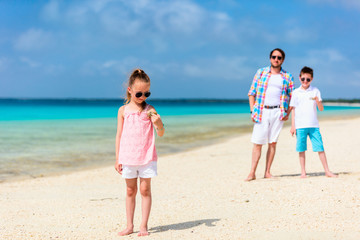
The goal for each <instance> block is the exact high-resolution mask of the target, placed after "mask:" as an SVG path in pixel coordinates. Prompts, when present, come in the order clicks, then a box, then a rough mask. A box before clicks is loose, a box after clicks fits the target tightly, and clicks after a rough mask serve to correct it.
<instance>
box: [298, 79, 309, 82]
mask: <svg viewBox="0 0 360 240" xmlns="http://www.w3.org/2000/svg"><path fill="white" fill-rule="evenodd" d="M300 80H301V81H302V82H303V81H305V80H306V81H307V82H310V81H311V79H310V78H301V79H300Z"/></svg>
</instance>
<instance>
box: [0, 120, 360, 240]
mask: <svg viewBox="0 0 360 240" xmlns="http://www.w3.org/2000/svg"><path fill="white" fill-rule="evenodd" d="M320 124H321V132H322V135H323V139H324V145H325V149H326V154H327V156H328V162H329V166H330V170H332V171H333V172H335V173H340V176H339V178H336V179H331V178H327V177H325V176H324V172H323V168H322V166H321V163H320V161H319V159H318V156H317V154H316V153H313V152H311V151H308V153H307V172H308V173H309V175H310V176H309V177H308V178H307V179H300V178H299V173H300V166H299V161H298V155H297V153H296V152H295V142H296V139H295V137H291V136H290V133H289V129H288V128H284V129H283V131H282V133H281V136H280V139H279V143H278V150H277V154H276V156H275V160H274V164H273V167H272V173H273V175H275V176H276V179H271V180H269V179H263V178H262V175H263V171H264V163H265V159H264V156H265V153H266V152H265V150H266V149H265V148H264V149H263V157H262V158H261V160H260V164H259V167H258V171H257V177H258V180H256V181H252V182H244V181H243V179H244V178H246V177H247V175H248V172H249V170H250V158H251V149H252V144H251V143H250V142H249V140H250V135H244V136H241V137H237V138H233V139H230V140H228V141H226V142H223V143H220V144H216V145H211V146H208V147H204V148H200V149H196V150H192V151H188V152H184V153H178V154H174V155H170V156H166V157H161V158H160V159H159V165H158V168H159V169H158V170H159V176H158V177H156V178H154V180H153V184H152V188H153V189H152V191H153V207H152V212H151V216H150V222H149V228H150V233H151V235H150V237H145V239H292V240H293V239H360V163H359V160H360V157H359V152H360V149H359V148H360V144H359V143H360V141H359V138H358V136H360V119H359V118H358V119H351V120H338V121H321V123H320ZM309 148H310V150H311V147H309ZM124 199H125V183H124V180H122V179H121V177H120V175H118V174H117V173H116V172H115V170H114V168H113V167H112V166H110V167H106V168H101V169H96V170H88V171H82V172H76V173H71V174H66V175H62V176H54V177H44V178H37V179H31V180H26V181H18V182H5V183H2V184H0V204H1V210H0V239H137V238H138V237H137V234H136V233H134V234H132V235H130V236H127V237H118V236H117V232H118V231H120V230H122V229H123V228H124V227H125V226H126V222H125V220H126V218H125V201H124ZM140 206H141V205H140V197H139V198H138V205H137V209H136V213H135V230H136V231H137V230H138V227H139V224H140V219H141V212H140Z"/></svg>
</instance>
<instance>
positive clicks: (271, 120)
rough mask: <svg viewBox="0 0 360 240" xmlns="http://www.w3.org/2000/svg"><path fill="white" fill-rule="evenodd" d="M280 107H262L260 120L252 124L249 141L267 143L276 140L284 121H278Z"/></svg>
mask: <svg viewBox="0 0 360 240" xmlns="http://www.w3.org/2000/svg"><path fill="white" fill-rule="evenodd" d="M280 114H281V112H280V109H279V108H274V109H266V108H264V109H263V113H262V120H261V122H260V123H255V124H254V129H253V133H252V137H251V142H252V143H255V144H260V145H263V144H267V143H274V142H277V140H278V138H279V134H280V131H281V129H282V127H283V124H284V121H280Z"/></svg>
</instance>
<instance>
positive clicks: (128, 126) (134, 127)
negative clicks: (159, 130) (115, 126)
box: [118, 105, 157, 165]
mask: <svg viewBox="0 0 360 240" xmlns="http://www.w3.org/2000/svg"><path fill="white" fill-rule="evenodd" d="M148 108H149V105H146V107H145V109H144V110H143V111H142V112H128V111H127V106H125V109H124V123H123V129H122V133H121V138H120V149H119V159H118V161H119V163H121V164H123V165H145V164H147V163H149V162H151V161H157V154H156V149H155V134H154V128H153V125H152V122H151V120H150V118H149V117H148V115H147V111H148Z"/></svg>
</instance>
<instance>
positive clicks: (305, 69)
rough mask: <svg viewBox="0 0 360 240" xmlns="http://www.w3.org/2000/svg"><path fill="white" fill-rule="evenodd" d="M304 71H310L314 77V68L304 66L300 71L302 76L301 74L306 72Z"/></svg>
mask: <svg viewBox="0 0 360 240" xmlns="http://www.w3.org/2000/svg"><path fill="white" fill-rule="evenodd" d="M304 73H308V74H310V75H311V77H314V70H312V68H309V67H307V66H305V67H303V68H302V69H301V71H300V76H301V74H304Z"/></svg>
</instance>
